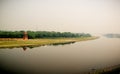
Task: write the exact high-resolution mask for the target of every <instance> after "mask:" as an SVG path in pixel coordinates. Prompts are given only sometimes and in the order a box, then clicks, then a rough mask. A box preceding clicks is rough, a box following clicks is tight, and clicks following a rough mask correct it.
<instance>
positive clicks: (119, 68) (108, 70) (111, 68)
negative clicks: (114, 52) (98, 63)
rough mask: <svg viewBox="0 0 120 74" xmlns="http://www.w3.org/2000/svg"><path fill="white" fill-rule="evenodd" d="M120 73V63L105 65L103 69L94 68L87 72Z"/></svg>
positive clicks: (95, 73) (90, 73) (94, 73)
mask: <svg viewBox="0 0 120 74" xmlns="http://www.w3.org/2000/svg"><path fill="white" fill-rule="evenodd" d="M119 73H120V64H118V65H113V66H109V67H105V68H102V69H92V71H91V72H89V73H86V74H119Z"/></svg>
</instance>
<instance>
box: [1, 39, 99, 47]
mask: <svg viewBox="0 0 120 74" xmlns="http://www.w3.org/2000/svg"><path fill="white" fill-rule="evenodd" d="M97 38H98V37H80V38H51V39H50V38H45V39H29V40H23V39H2V40H0V48H6V47H21V46H42V45H50V44H58V43H69V42H78V41H86V40H93V39H97Z"/></svg>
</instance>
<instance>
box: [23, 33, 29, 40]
mask: <svg viewBox="0 0 120 74" xmlns="http://www.w3.org/2000/svg"><path fill="white" fill-rule="evenodd" d="M23 40H28V34H27V32H24V36H23Z"/></svg>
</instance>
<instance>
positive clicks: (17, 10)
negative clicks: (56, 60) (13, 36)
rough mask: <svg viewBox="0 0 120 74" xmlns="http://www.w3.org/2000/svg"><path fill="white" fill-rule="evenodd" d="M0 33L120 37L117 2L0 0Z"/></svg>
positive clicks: (119, 3)
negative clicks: (24, 31)
mask: <svg viewBox="0 0 120 74" xmlns="http://www.w3.org/2000/svg"><path fill="white" fill-rule="evenodd" d="M0 30H40V31H43V30H44V31H60V32H63V31H69V32H85V33H120V0H0Z"/></svg>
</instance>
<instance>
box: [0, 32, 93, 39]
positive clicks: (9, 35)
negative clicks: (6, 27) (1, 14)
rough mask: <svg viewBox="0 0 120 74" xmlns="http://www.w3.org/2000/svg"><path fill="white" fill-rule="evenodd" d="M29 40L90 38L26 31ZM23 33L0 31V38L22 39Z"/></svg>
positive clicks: (80, 35) (68, 34)
mask: <svg viewBox="0 0 120 74" xmlns="http://www.w3.org/2000/svg"><path fill="white" fill-rule="evenodd" d="M27 33H28V38H29V39H36V38H60V37H62V38H63V37H64V38H73V37H91V35H90V34H85V33H71V32H54V31H51V32H49V31H27ZM23 35H24V31H0V38H23Z"/></svg>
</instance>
